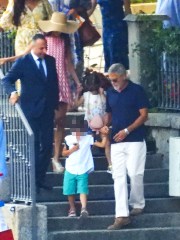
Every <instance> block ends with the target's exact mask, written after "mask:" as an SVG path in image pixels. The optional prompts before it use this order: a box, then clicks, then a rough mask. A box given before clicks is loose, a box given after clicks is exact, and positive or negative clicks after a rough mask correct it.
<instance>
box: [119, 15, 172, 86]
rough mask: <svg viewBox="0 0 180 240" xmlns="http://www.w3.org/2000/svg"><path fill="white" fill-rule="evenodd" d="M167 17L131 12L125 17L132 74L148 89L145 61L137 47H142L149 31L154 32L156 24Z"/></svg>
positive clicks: (133, 78) (137, 81) (134, 78)
mask: <svg viewBox="0 0 180 240" xmlns="http://www.w3.org/2000/svg"><path fill="white" fill-rule="evenodd" d="M165 19H168V17H167V16H165V15H147V14H140V15H133V14H129V15H127V16H126V17H125V19H124V20H125V21H127V24H128V36H129V65H130V76H131V79H132V80H133V81H134V82H136V83H138V84H141V85H143V87H144V88H145V89H147V87H148V83H147V79H146V72H144V69H145V68H144V61H143V58H142V55H141V51H136V50H135V49H137V48H139V49H140V47H141V44H142V43H143V42H144V41H145V40H146V33H147V31H148V33H149V31H151V32H152V29H153V27H154V26H155V24H157V22H159V21H163V20H165ZM149 41H150V39H149ZM147 58H148V56H147Z"/></svg>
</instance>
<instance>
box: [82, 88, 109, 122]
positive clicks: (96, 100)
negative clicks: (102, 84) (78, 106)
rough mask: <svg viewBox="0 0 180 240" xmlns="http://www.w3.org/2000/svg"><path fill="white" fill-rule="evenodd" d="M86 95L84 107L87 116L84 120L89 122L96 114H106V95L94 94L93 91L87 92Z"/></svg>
mask: <svg viewBox="0 0 180 240" xmlns="http://www.w3.org/2000/svg"><path fill="white" fill-rule="evenodd" d="M83 97H84V108H85V117H84V120H87V121H88V122H89V121H91V120H92V118H93V117H94V116H95V115H100V116H102V117H103V116H104V115H105V109H106V98H105V96H104V95H100V94H96V95H95V94H92V93H91V92H85V93H84V94H83Z"/></svg>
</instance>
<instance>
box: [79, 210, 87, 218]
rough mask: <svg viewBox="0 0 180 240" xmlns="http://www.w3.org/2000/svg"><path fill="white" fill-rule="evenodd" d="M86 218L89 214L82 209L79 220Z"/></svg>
mask: <svg viewBox="0 0 180 240" xmlns="http://www.w3.org/2000/svg"><path fill="white" fill-rule="evenodd" d="M88 216H89V213H88V211H87V210H86V208H82V209H81V215H80V218H87V217H88Z"/></svg>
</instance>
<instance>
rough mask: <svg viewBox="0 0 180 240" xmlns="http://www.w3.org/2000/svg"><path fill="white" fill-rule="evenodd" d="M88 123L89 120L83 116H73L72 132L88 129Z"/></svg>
mask: <svg viewBox="0 0 180 240" xmlns="http://www.w3.org/2000/svg"><path fill="white" fill-rule="evenodd" d="M87 128H88V125H87V122H86V121H84V119H82V118H78V117H74V118H72V123H71V132H72V131H75V132H76V131H80V132H81V131H87Z"/></svg>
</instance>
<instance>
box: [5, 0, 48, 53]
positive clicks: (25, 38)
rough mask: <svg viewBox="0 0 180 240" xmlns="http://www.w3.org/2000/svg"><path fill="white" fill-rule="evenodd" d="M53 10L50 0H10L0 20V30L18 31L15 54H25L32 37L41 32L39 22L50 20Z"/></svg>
mask: <svg viewBox="0 0 180 240" xmlns="http://www.w3.org/2000/svg"><path fill="white" fill-rule="evenodd" d="M51 15H52V8H51V5H50V4H49V2H48V0H9V3H8V6H7V8H6V11H5V12H4V13H3V15H2V17H1V19H0V30H1V31H2V30H12V29H14V28H15V29H17V34H16V38H15V53H16V55H20V54H22V53H24V51H25V50H26V48H27V47H28V46H29V44H30V42H31V40H32V37H33V36H34V35H35V34H36V33H37V32H38V31H39V29H38V21H39V20H48V19H50V17H51Z"/></svg>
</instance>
